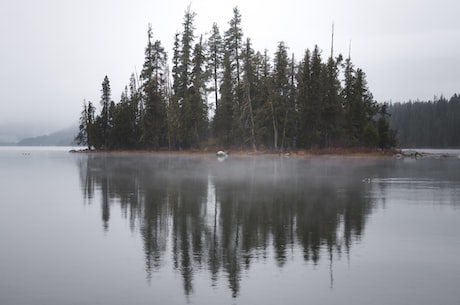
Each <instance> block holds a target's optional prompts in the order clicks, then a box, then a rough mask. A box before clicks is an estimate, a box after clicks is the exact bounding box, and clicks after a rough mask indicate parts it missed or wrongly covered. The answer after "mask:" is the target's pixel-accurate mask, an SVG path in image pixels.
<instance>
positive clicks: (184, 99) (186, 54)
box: [173, 6, 196, 148]
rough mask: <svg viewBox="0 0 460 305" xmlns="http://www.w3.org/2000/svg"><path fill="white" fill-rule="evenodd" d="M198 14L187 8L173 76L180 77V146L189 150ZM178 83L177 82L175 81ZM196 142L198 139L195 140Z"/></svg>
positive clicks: (178, 85)
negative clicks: (176, 67)
mask: <svg viewBox="0 0 460 305" xmlns="http://www.w3.org/2000/svg"><path fill="white" fill-rule="evenodd" d="M195 16H196V14H195V13H194V12H192V11H191V9H190V6H189V7H188V8H187V10H186V12H185V15H184V21H183V23H182V25H183V27H184V31H183V32H182V38H181V45H180V49H179V64H178V71H177V73H173V76H174V75H176V77H178V80H177V85H176V88H175V89H176V93H175V94H176V98H177V101H178V104H179V122H180V125H179V126H180V127H179V131H178V133H179V145H180V147H184V148H188V147H190V146H191V145H192V144H194V140H192V138H191V137H192V128H193V124H194V123H193V114H192V108H193V107H192V104H191V103H192V97H191V94H192V93H193V90H190V88H191V86H192V79H191V74H192V52H193V41H194V39H195V36H194V30H195V27H194V24H193V22H194V18H195ZM175 82H176V81H175ZM195 140H196V139H195Z"/></svg>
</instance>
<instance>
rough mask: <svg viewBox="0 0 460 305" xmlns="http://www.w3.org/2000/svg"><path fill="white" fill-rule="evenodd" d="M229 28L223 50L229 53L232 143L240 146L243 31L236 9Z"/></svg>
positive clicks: (242, 129)
mask: <svg viewBox="0 0 460 305" xmlns="http://www.w3.org/2000/svg"><path fill="white" fill-rule="evenodd" d="M229 26H230V28H229V29H228V30H227V31H226V32H225V48H226V49H227V50H228V51H229V55H230V57H229V59H230V64H231V65H230V67H231V71H232V72H231V75H232V93H233V98H232V112H233V114H232V117H233V120H232V123H233V124H232V128H231V134H232V143H233V144H234V145H237V146H241V145H243V143H244V122H243V117H242V103H243V97H244V88H243V87H242V86H241V53H242V47H243V29H242V28H241V14H240V11H239V10H238V8H237V7H235V8H234V9H233V18H232V19H231V20H230V21H229Z"/></svg>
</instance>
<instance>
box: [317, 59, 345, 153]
mask: <svg viewBox="0 0 460 305" xmlns="http://www.w3.org/2000/svg"><path fill="white" fill-rule="evenodd" d="M341 62H342V56H341V55H339V56H338V57H337V58H336V59H333V58H332V57H329V59H328V61H327V64H324V65H323V85H322V87H323V88H324V92H323V102H322V103H323V106H322V114H321V125H322V127H321V131H322V143H321V146H323V147H329V146H331V145H333V144H334V143H337V142H339V141H340V137H341V135H343V130H342V128H341V125H342V122H343V115H342V114H343V112H342V101H341V98H340V90H341V84H340V80H339V66H340V65H341Z"/></svg>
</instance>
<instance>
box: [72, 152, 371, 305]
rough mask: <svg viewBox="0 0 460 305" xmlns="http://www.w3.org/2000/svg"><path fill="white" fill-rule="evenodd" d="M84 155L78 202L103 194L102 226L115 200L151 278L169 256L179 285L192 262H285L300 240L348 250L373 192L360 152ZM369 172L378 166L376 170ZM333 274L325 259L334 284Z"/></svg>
mask: <svg viewBox="0 0 460 305" xmlns="http://www.w3.org/2000/svg"><path fill="white" fill-rule="evenodd" d="M346 162H347V163H352V164H345V165H344V161H343V160H335V159H322V160H314V161H313V160H308V159H283V158H262V157H258V158H229V159H228V160H226V161H225V162H218V161H217V160H215V158H211V157H209V158H208V157H180V156H150V155H137V156H136V155H134V156H133V155H127V156H121V155H118V156H113V155H90V156H88V158H86V159H81V160H80V161H79V169H80V180H81V186H82V191H83V193H84V198H85V202H86V203H87V204H90V203H92V202H94V201H95V200H97V201H99V200H100V203H99V204H100V205H101V209H102V213H101V215H102V223H103V228H104V230H109V229H110V217H111V209H112V208H114V207H115V206H119V207H120V208H121V210H122V214H123V215H124V217H125V218H126V219H129V222H130V227H131V229H132V230H139V232H140V233H141V236H142V239H143V248H144V252H145V269H146V273H147V278H148V280H150V279H151V278H152V275H153V273H154V272H155V271H159V270H160V269H161V268H162V267H163V266H164V262H165V261H166V260H169V259H170V257H172V262H173V266H174V269H175V270H176V271H178V272H180V274H181V276H182V279H183V288H184V291H185V294H187V295H190V294H191V293H193V278H194V274H195V273H196V272H202V271H206V272H209V275H210V278H211V280H212V283H213V285H216V283H217V280H218V279H219V278H222V277H224V278H227V279H228V284H229V287H230V289H231V291H232V294H233V296H234V297H236V296H237V295H238V293H239V291H240V279H241V276H242V272H243V271H244V270H248V269H250V267H251V264H252V263H253V262H256V261H261V260H262V261H264V260H266V259H267V257H269V256H270V255H273V256H274V257H275V259H276V263H277V264H278V266H279V267H280V268H282V267H283V266H284V265H285V263H286V261H287V260H288V258H289V255H291V253H293V251H292V249H294V248H296V249H300V250H301V253H303V258H304V260H305V262H308V263H313V264H316V263H318V261H319V260H320V259H321V256H325V257H324V259H327V260H330V264H331V268H332V262H333V259H334V257H336V256H337V257H340V256H341V255H342V254H344V253H345V254H348V253H349V251H350V248H351V247H352V245H353V243H354V242H356V241H359V240H360V238H361V236H362V234H363V233H364V228H365V225H366V221H367V218H368V216H369V215H370V214H371V212H372V210H373V208H374V206H375V204H374V203H375V202H374V199H373V198H372V196H364V195H363V192H365V190H366V184H365V183H363V182H362V179H363V177H369V175H370V174H371V173H372V172H370V168H371V167H370V166H368V164H367V163H366V162H367V161H363V160H348V161H346ZM373 174H375V172H374V173H373ZM332 281H333V277H332V269H331V284H332Z"/></svg>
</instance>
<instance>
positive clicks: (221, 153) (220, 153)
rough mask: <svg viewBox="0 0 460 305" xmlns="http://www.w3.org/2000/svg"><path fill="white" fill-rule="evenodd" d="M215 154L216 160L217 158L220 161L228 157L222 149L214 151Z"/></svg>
mask: <svg viewBox="0 0 460 305" xmlns="http://www.w3.org/2000/svg"><path fill="white" fill-rule="evenodd" d="M216 156H217V160H219V161H220V162H222V161H224V160H225V159H227V158H228V154H227V153H226V152H225V151H223V150H219V151H218V152H217V153H216Z"/></svg>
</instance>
